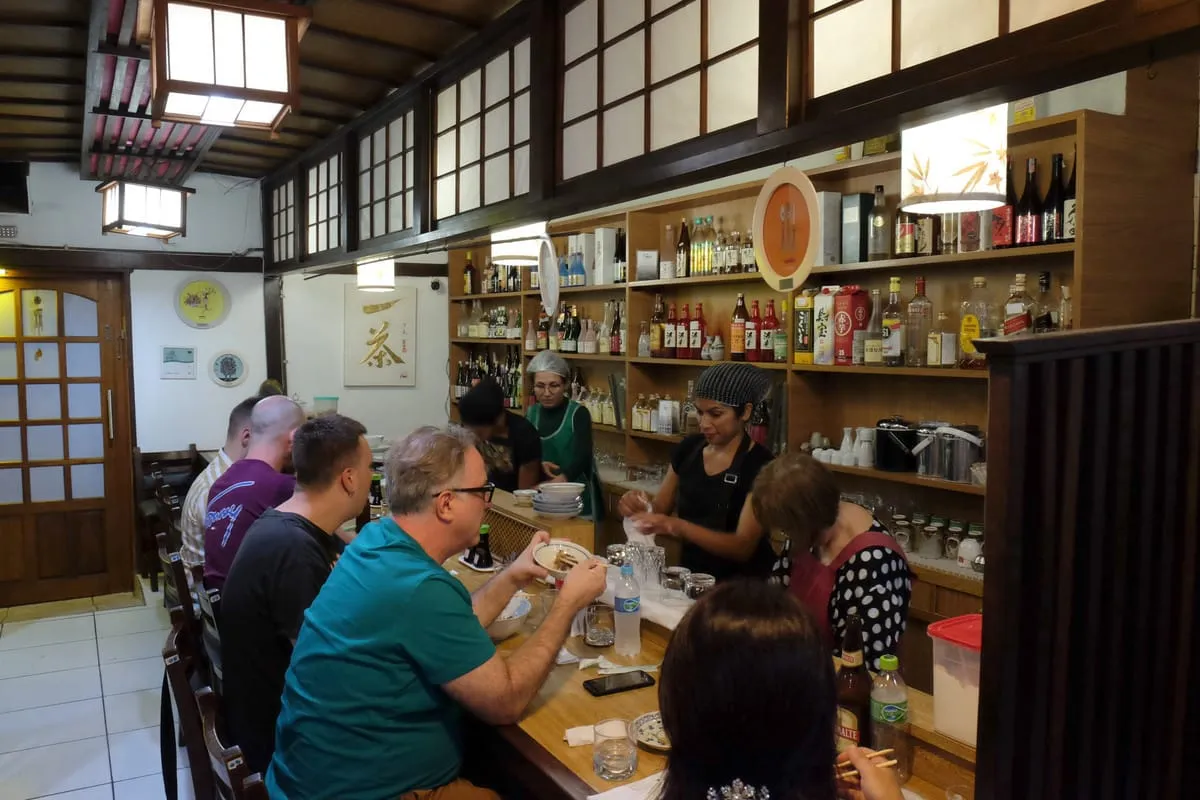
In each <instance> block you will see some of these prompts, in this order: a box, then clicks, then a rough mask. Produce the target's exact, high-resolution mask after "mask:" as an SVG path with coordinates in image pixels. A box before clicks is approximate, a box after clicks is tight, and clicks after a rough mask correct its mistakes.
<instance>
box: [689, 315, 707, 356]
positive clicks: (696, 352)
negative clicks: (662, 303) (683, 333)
mask: <svg viewBox="0 0 1200 800" xmlns="http://www.w3.org/2000/svg"><path fill="white" fill-rule="evenodd" d="M707 334H708V323H707V322H706V321H705V319H704V303H696V316H694V317H692V318H691V320H689V321H688V349H689V350H690V351H691V353H692V358H704V356H703V355H701V352H700V351H701V350H702V349H703V348H704V343H705V341H706V336H707Z"/></svg>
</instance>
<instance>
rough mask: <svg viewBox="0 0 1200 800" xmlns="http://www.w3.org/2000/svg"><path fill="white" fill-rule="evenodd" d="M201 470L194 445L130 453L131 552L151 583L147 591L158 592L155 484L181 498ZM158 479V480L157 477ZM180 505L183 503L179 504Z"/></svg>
mask: <svg viewBox="0 0 1200 800" xmlns="http://www.w3.org/2000/svg"><path fill="white" fill-rule="evenodd" d="M203 470H204V459H203V458H202V457H201V456H200V453H199V452H198V451H197V450H196V445H195V444H192V445H189V446H188V449H187V450H171V451H163V452H156V453H143V452H142V451H141V450H140V449H138V448H136V447H135V448H134V450H133V489H134V504H135V505H134V525H135V528H136V529H135V533H136V536H137V551H136V552H135V553H134V556H135V559H136V560H135V562H134V563H136V564H137V565H138V572H139V573H140V574H141V575H142V577H144V578H148V579H149V580H150V589H151V590H152V591H155V592H157V591H158V564H157V563H156V562H155V559H154V549H155V548H154V535H155V534H156V533H157V532H158V530H159V529H158V528H157V527H156V526H155V524H154V521H155V518H156V517H157V516H158V507H157V505H156V503H155V489H156V488H157V482H162V483H164V484H167V485H170V486H171V487H172V488H173V489H174V493H175V494H177V495H179V496H180V497H181V498H182V497H186V496H187V490H188V489H189V488H190V487H191V485H192V481H193V480H195V478H196V476H197V475H199V474H200V473H201V472H202V471H203ZM156 476H157V477H156ZM181 502H182V501H181Z"/></svg>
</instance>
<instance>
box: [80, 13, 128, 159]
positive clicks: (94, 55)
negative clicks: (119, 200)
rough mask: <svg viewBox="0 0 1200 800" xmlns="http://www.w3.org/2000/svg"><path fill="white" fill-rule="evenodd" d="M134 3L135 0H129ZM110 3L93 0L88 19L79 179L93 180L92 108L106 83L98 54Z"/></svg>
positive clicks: (93, 129) (93, 138) (101, 57)
mask: <svg viewBox="0 0 1200 800" xmlns="http://www.w3.org/2000/svg"><path fill="white" fill-rule="evenodd" d="M130 2H133V0H130ZM108 4H109V0H103V2H102V1H101V0H94V2H92V4H91V9H92V10H91V15H90V17H89V19H88V25H87V30H88V45H87V46H88V51H87V66H86V70H85V75H86V77H85V79H84V82H83V87H84V88H83V129H82V130H81V131H80V134H79V177H80V178H82V179H83V180H92V179H93V178H94V177H95V173H93V172H92V159H91V151H92V147H93V144H94V142H95V138H96V124H95V120H96V117H95V114H94V113H93V109H94V108H96V107H97V106H99V105H100V89H101V88H102V85H103V83H104V61H105V59H104V56H102V55H100V54H99V53H98V52H96V47H97V46H98V45H99V44H100V43H101V42H103V41H104V32H105V31H106V30H107V28H108Z"/></svg>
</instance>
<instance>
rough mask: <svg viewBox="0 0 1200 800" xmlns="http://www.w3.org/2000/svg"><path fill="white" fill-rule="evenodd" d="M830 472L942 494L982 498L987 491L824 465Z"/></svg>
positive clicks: (910, 474) (967, 485)
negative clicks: (921, 487)
mask: <svg viewBox="0 0 1200 800" xmlns="http://www.w3.org/2000/svg"><path fill="white" fill-rule="evenodd" d="M825 466H826V467H827V468H828V469H829V471H830V472H841V473H844V474H846V475H858V476H860V477H863V478H872V479H874V480H877V481H888V482H890V483H904V484H908V485H909V486H924V487H925V488H927V489H940V490H941V491H944V492H957V493H959V494H973V495H978V496H979V497H983V496H984V495H985V494H986V493H987V489H986V488H985V487H983V486H975V485H973V484H970V483H955V482H954V481H943V480H940V479H938V478H923V477H921V476H920V475H918V474H916V473H915V472H884V471H883V470H881V469H868V468H866V467H844V466H842V465H840V464H826V465H825Z"/></svg>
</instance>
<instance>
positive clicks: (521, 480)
mask: <svg viewBox="0 0 1200 800" xmlns="http://www.w3.org/2000/svg"><path fill="white" fill-rule="evenodd" d="M542 481H543V478H542V460H541V458H539V459H538V460H537V461H530V462H529V463H528V464H522V465H521V469H520V470H518V471H517V488H518V489H536V488H537V485H538V484H539V483H542Z"/></svg>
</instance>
